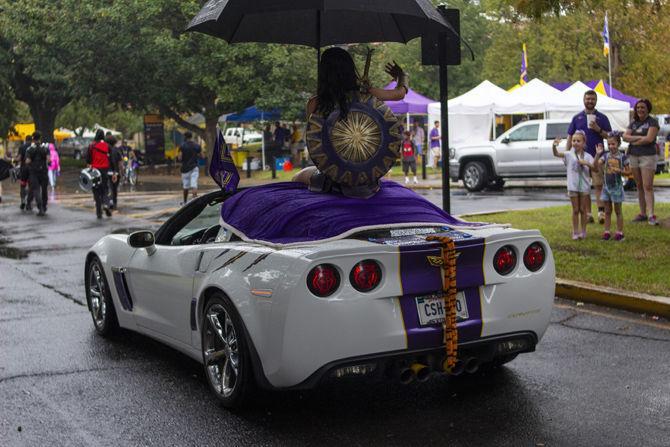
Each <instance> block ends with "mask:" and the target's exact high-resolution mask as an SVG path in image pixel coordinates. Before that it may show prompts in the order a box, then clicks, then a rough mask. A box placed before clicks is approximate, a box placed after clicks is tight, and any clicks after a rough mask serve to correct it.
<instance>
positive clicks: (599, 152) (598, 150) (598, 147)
mask: <svg viewBox="0 0 670 447" xmlns="http://www.w3.org/2000/svg"><path fill="white" fill-rule="evenodd" d="M603 152H605V146H603V145H602V143H600V144H598V145H596V155H602V154H603Z"/></svg>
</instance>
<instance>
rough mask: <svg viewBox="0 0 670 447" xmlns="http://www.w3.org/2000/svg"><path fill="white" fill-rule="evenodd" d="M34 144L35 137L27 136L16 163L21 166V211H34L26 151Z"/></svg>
mask: <svg viewBox="0 0 670 447" xmlns="http://www.w3.org/2000/svg"><path fill="white" fill-rule="evenodd" d="M32 144H33V136H32V135H28V136H26V140H25V142H24V143H23V144H22V145H21V146H19V150H18V152H17V158H16V160H15V161H14V162H15V163H18V165H19V176H18V180H19V187H20V190H19V191H20V197H21V211H23V210H27V211H30V210H31V209H32V202H33V196H32V194H30V188H29V187H28V166H26V151H28V148H29V147H30V146H31V145H32Z"/></svg>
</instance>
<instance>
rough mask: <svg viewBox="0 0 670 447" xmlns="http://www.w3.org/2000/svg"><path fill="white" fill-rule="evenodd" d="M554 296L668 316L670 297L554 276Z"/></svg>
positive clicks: (669, 316)
mask: <svg viewBox="0 0 670 447" xmlns="http://www.w3.org/2000/svg"><path fill="white" fill-rule="evenodd" d="M556 296H558V297H560V298H566V299H570V300H575V301H583V302H587V303H591V304H598V305H600V306H607V307H614V308H616V309H623V310H628V311H633V312H638V313H644V314H650V315H658V316H660V317H664V318H670V297H664V296H655V295H648V294H645V293H637V292H631V291H627V290H620V289H613V288H611V287H605V286H594V285H593V284H588V283H583V282H579V281H570V280H567V279H560V278H556Z"/></svg>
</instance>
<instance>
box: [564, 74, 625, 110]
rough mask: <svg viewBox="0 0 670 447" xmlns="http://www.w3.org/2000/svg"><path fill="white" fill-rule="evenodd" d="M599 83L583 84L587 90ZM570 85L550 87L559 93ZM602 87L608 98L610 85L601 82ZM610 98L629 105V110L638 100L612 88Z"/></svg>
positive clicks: (589, 82) (569, 83)
mask: <svg viewBox="0 0 670 447" xmlns="http://www.w3.org/2000/svg"><path fill="white" fill-rule="evenodd" d="M599 83H600V81H597V80H596V81H588V82H585V83H584V84H586V85H587V86H588V87H589V88H592V89H595V88H596V86H597V85H598V84H599ZM572 84H573V83H572V82H553V83H552V84H551V85H552V87H554V88H557V89H558V90H560V91H563V90H565V89H566V88H568V87H570V86H571V85H572ZM603 86H604V87H605V92H606V93H607V94H608V96H610V95H609V92H610V85H609V84H608V83H607V82H605V81H603ZM611 97H612V98H614V99H618V100H619V101H626V102H627V103H628V104H630V108H631V109H632V108H633V107H635V103H636V102H637V99H638V98H635V97H634V96H629V95H627V94H625V93H623V92H621V91H619V90H617V89H615V88H614V87H612V95H611Z"/></svg>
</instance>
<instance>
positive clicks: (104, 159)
mask: <svg viewBox="0 0 670 447" xmlns="http://www.w3.org/2000/svg"><path fill="white" fill-rule="evenodd" d="M87 162H88V167H89V168H93V169H97V170H98V171H100V184H98V185H97V186H96V187H94V188H93V199H94V200H95V215H96V216H97V218H98V219H102V212H103V210H104V212H105V214H106V215H107V217H111V216H112V211H111V210H110V209H109V193H108V186H109V185H108V182H109V168H110V166H111V164H110V162H109V145H108V144H107V143H106V142H105V132H104V131H103V130H102V129H98V130H97V131H96V132H95V138H94V139H93V143H91V146H90V147H89V148H88V154H87Z"/></svg>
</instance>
